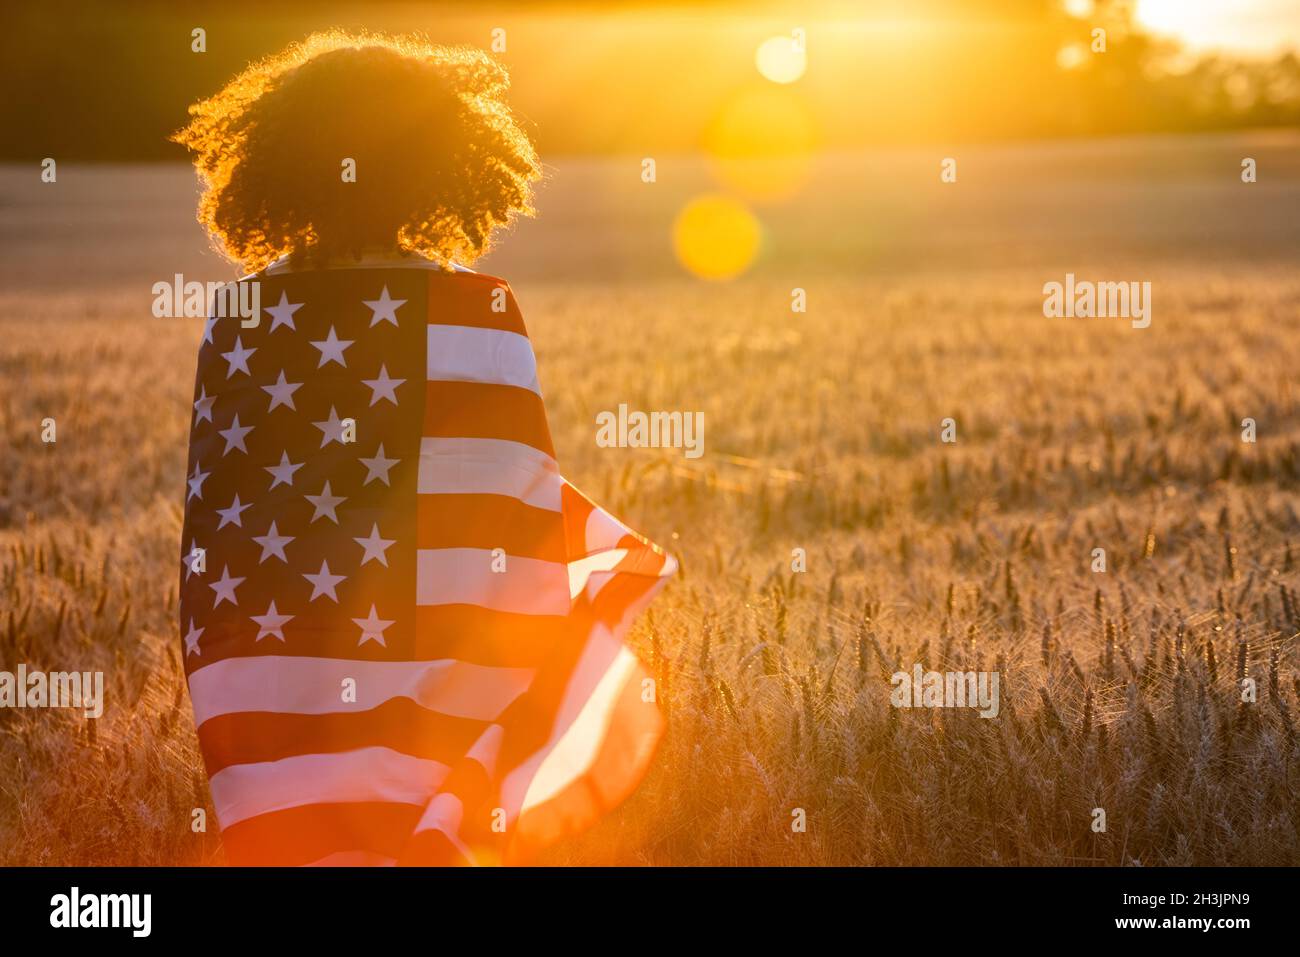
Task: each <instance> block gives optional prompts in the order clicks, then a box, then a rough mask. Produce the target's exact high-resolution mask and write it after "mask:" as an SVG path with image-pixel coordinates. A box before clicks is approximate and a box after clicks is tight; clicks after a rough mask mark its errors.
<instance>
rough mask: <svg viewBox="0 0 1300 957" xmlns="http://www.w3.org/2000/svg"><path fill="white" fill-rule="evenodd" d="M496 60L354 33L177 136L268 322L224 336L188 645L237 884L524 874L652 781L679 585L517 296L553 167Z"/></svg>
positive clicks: (184, 620)
mask: <svg viewBox="0 0 1300 957" xmlns="http://www.w3.org/2000/svg"><path fill="white" fill-rule="evenodd" d="M507 85H508V80H507V76H506V73H505V71H504V70H503V69H502V68H501V67H500V66H499V65H498V64H496V63H495V62H494V61H493V60H492V59H491V58H489V57H488V56H486V55H485V54H482V53H480V52H477V51H472V50H464V49H455V50H453V49H446V48H440V47H432V46H429V45H427V44H424V43H422V42H420V41H416V40H412V39H405V38H397V39H394V38H386V37H377V36H370V35H366V36H349V35H346V34H342V33H337V32H334V33H328V34H321V35H315V36H312V37H310V38H309V39H308V40H307V41H305V42H304V43H303V44H300V45H295V46H292V47H290V48H289V49H288V50H286V51H285V52H283V53H282V54H280V55H279V56H276V57H273V58H271V59H269V60H266V61H263V62H261V63H258V64H255V65H254V66H252V67H250V68H249V69H248V70H246V71H245V72H244V73H242V74H241V75H240V76H238V77H236V78H235V79H234V80H233V81H232V82H231V83H230V84H229V85H228V86H227V87H226V88H225V89H224V90H222V91H221V92H220V93H218V94H217V95H216V96H214V97H213V98H211V99H209V100H206V101H204V102H201V103H199V104H197V105H195V106H194V107H192V108H191V114H192V120H191V122H190V124H189V125H188V126H187V127H186V128H185V129H183V130H181V131H180V132H179V133H177V134H176V136H175V137H174V139H175V140H176V141H177V142H179V143H182V144H183V145H185V146H187V147H188V148H190V149H191V150H192V151H193V152H194V154H195V165H196V167H197V168H198V170H199V173H200V174H201V177H202V179H203V182H204V186H205V189H204V192H203V195H202V199H201V200H200V204H199V220H200V222H202V223H203V224H204V226H206V227H207V229H208V230H209V231H210V233H211V235H212V236H213V239H214V242H216V243H217V244H218V246H219V247H220V249H221V250H222V252H223V253H224V254H225V255H226V256H228V257H229V258H231V259H232V260H234V261H236V262H238V263H240V264H241V265H242V266H243V267H245V268H246V269H247V270H248V271H249V273H250V275H248V276H246V277H245V278H244V279H243V280H241V282H256V283H259V284H260V286H261V288H260V302H262V303H263V304H266V305H264V308H263V309H262V313H263V314H262V316H261V317H260V321H258V322H257V324H256V325H252V324H248V325H245V324H244V323H241V321H240V320H239V319H238V318H233V319H209V320H208V323H207V326H206V327H205V329H204V333H203V339H202V342H201V343H200V348H199V357H198V372H197V376H196V382H195V399H194V417H193V427H192V432H191V438H190V450H189V462H188V488H187V492H186V509H185V528H184V532H183V541H182V558H183V563H184V567H183V569H182V573H181V596H182V598H181V630H182V635H183V638H184V657H185V661H186V669H187V673H188V676H189V684H190V693H191V697H192V699H193V702H194V709H195V720H196V724H197V725H198V733H199V738H200V742H201V744H202V747H203V754H204V759H205V762H206V764H207V770H208V774H209V778H210V784H211V790H212V797H213V802H214V805H215V807H216V810H217V814H218V818H219V820H220V823H221V826H222V830H223V837H224V844H225V848H226V853H227V857H228V859H229V860H230V861H231V862H233V863H274V864H313V863H314V864H358V863H365V864H391V863H412V864H430V863H439V864H442V863H485V862H516V861H523V860H527V859H528V858H529V857H530V856H531V854H533V853H534V852H535V851H536V850H537V849H538V848H540V847H542V846H544V845H545V844H547V843H550V842H552V841H554V840H556V839H557V838H559V837H562V836H564V835H566V834H570V833H573V832H574V831H576V830H578V829H580V828H583V827H585V826H587V825H589V824H590V823H591V822H592V821H594V820H595V819H596V818H597V817H598V816H599V815H600V814H601V813H602V812H603V811H605V810H607V809H608V808H610V807H612V806H613V805H614V804H616V803H617V802H618V801H620V800H622V799H623V798H624V797H625V796H626V795H627V794H628V793H629V792H630V790H631V789H632V788H633V787H634V786H635V784H636V782H637V781H638V780H639V779H640V777H641V776H642V775H643V773H644V771H645V768H646V766H647V764H648V762H649V760H650V758H651V755H652V752H653V750H654V746H655V743H656V741H657V740H658V737H659V734H660V731H661V727H662V722H661V719H660V717H659V714H658V711H657V709H656V706H655V700H654V697H655V696H654V685H653V682H652V681H651V680H650V679H649V678H648V677H646V676H645V674H644V672H643V670H642V669H641V667H640V665H639V663H638V662H637V661H636V659H635V657H634V656H633V655H631V653H630V652H628V650H627V649H626V648H625V647H624V645H623V644H622V640H621V639H622V635H623V634H624V633H625V631H626V629H627V627H628V624H629V622H630V621H631V619H632V617H633V616H634V615H635V614H636V613H637V612H638V611H639V610H640V609H641V608H642V607H643V606H644V605H645V604H646V603H647V602H648V601H649V600H650V599H651V597H652V596H653V594H654V593H655V592H656V591H657V590H658V588H659V587H660V586H661V585H662V583H663V582H664V580H665V579H666V577H667V576H668V575H670V574H671V573H672V571H673V570H674V568H675V563H674V562H673V560H672V559H671V558H670V557H668V556H666V555H665V554H663V553H662V552H661V551H660V550H659V549H657V548H656V547H654V546H653V545H651V544H650V543H648V542H646V541H645V540H644V539H642V538H640V537H639V536H637V535H636V534H635V533H633V532H631V531H630V530H629V529H627V528H626V527H624V526H623V525H621V524H620V523H619V522H617V521H616V520H615V519H613V518H612V517H611V516H609V515H608V514H607V513H605V512H603V511H602V510H600V509H599V508H597V507H595V506H594V505H592V503H590V502H589V501H588V500H586V499H585V498H584V497H583V496H582V495H581V494H579V493H578V492H577V491H576V490H574V489H573V487H572V486H570V485H568V483H566V482H565V481H564V480H563V479H562V478H561V476H560V474H559V471H558V468H557V466H556V464H555V458H554V450H553V448H552V445H551V440H550V433H549V429H548V427H547V421H546V414H545V409H544V406H543V404H542V400H541V392H540V387H539V385H538V381H537V373H536V364H535V360H534V357H533V352H532V348H531V345H530V344H529V340H528V338H527V332H526V330H525V328H524V324H523V320H522V317H521V316H520V313H519V310H518V307H517V305H516V302H515V299H514V296H513V293H512V292H511V290H510V288H509V286H508V285H507V284H506V283H505V282H503V281H502V280H499V279H496V278H493V277H490V276H485V275H480V274H478V273H474V272H471V271H470V270H468V269H467V268H465V266H461V265H455V264H456V263H472V262H473V261H474V260H475V259H476V258H477V257H479V256H480V255H482V254H483V253H484V252H485V251H486V250H487V248H488V246H489V243H490V240H491V238H492V234H493V232H494V231H495V230H496V229H498V228H499V227H502V226H507V225H509V224H510V222H511V221H512V220H513V218H514V217H515V216H518V215H521V214H531V212H532V209H531V186H532V183H533V182H534V181H535V180H536V179H537V178H538V177H539V175H540V169H539V165H538V160H537V156H536V154H535V152H534V150H533V148H532V145H531V144H530V143H529V141H528V138H527V137H526V136H525V135H524V133H523V132H522V131H521V130H520V129H519V127H518V125H517V124H516V122H515V121H514V119H513V118H512V116H511V114H510V112H509V110H508V109H507V107H506V105H505V103H504V102H503V100H502V97H503V95H504V93H505V91H506V88H507Z"/></svg>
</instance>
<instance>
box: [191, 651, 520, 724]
mask: <svg viewBox="0 0 1300 957" xmlns="http://www.w3.org/2000/svg"><path fill="white" fill-rule="evenodd" d="M345 678H351V679H354V680H355V682H356V695H357V700H356V702H355V703H352V702H344V701H343V700H342V697H343V695H342V694H341V692H340V688H341V687H342V682H343V680H344V679H345ZM532 678H533V672H532V669H529V668H494V667H489V666H487V665H476V664H471V663H469V662H465V661H455V660H452V659H448V658H444V659H440V660H437V661H348V660H344V659H339V658H294V657H288V656H278V655H266V656H264V657H255V658H226V659H225V660H223V661H217V662H214V663H212V664H210V665H205V666H204V667H202V668H200V669H199V670H198V671H196V672H194V673H193V674H192V675H190V698H191V699H192V700H193V702H194V722H195V725H196V726H201V725H202V724H203V722H205V721H207V720H208V719H209V718H214V717H216V716H218V715H222V714H236V713H239V712H245V711H269V712H278V713H280V714H331V713H337V712H360V711H369V710H370V709H371V708H377V707H379V706H380V705H381V704H383V703H384V702H385V701H389V700H391V699H393V698H398V697H405V698H410V699H411V700H412V701H414V702H415V703H416V704H418V705H421V706H422V707H425V708H428V709H429V710H430V711H437V712H438V713H440V714H446V715H452V716H453V717H458V718H474V719H478V720H480V721H494V720H496V718H497V717H498V716H499V715H500V714H501V712H502V711H504V710H505V709H506V706H507V705H509V704H510V702H512V701H514V699H515V698H517V697H519V695H520V694H522V693H523V691H524V690H525V689H526V688H527V687H528V684H529V682H531V681H532Z"/></svg>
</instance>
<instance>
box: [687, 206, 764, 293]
mask: <svg viewBox="0 0 1300 957" xmlns="http://www.w3.org/2000/svg"><path fill="white" fill-rule="evenodd" d="M762 234H763V227H762V225H761V224H760V223H759V221H758V218H757V217H756V216H755V215H754V214H753V213H751V212H750V211H749V209H748V208H747V207H746V206H745V205H744V204H743V203H740V202H738V201H736V200H734V199H731V198H729V197H727V196H721V195H717V194H708V195H704V196H697V197H696V198H695V199H693V200H691V201H690V202H689V203H687V204H686V205H685V206H684V207H683V208H682V210H681V212H679V213H678V214H677V219H676V220H675V221H674V222H673V251H674V252H675V253H676V254H677V260H678V262H680V263H681V264H682V266H683V267H685V269H686V270H687V271H688V272H690V273H691V274H693V275H695V276H699V277H700V278H701V279H718V280H725V279H734V278H736V277H737V276H739V275H740V274H741V273H743V272H744V271H745V270H746V269H748V268H749V266H750V264H751V263H753V261H754V257H755V256H757V255H758V248H759V245H760V244H761V242H762Z"/></svg>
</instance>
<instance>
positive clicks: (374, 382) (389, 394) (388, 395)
mask: <svg viewBox="0 0 1300 957" xmlns="http://www.w3.org/2000/svg"><path fill="white" fill-rule="evenodd" d="M361 381H362V383H363V384H364V385H366V386H367V387H368V388H369V389H370V392H371V396H370V404H371V405H374V404H375V403H376V402H378V401H379V400H380V399H387V400H388V401H390V402H392V403H393V405H397V387H398V386H399V385H401V384H402V383H404V382H405V381H406V380H405V379H390V378H389V377H388V366H387V365H381V366H380V367H379V378H378V379H362V380H361Z"/></svg>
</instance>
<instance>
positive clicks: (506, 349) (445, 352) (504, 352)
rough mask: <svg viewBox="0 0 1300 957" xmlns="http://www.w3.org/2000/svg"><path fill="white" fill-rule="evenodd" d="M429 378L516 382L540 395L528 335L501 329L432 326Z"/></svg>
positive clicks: (534, 361)
mask: <svg viewBox="0 0 1300 957" xmlns="http://www.w3.org/2000/svg"><path fill="white" fill-rule="evenodd" d="M428 343H429V345H428V352H427V354H428V378H429V380H430V381H436V382H488V383H492V384H495V385H513V386H518V387H519V388H521V389H527V390H529V391H530V392H536V393H537V394H538V395H541V388H540V387H539V386H538V384H537V359H536V357H535V356H534V355H533V347H532V344H531V343H529V341H528V339H527V337H525V336H521V335H519V334H518V333H515V332H505V331H503V330H500V329H479V328H474V327H470V326H439V325H430V326H429V340H428Z"/></svg>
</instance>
